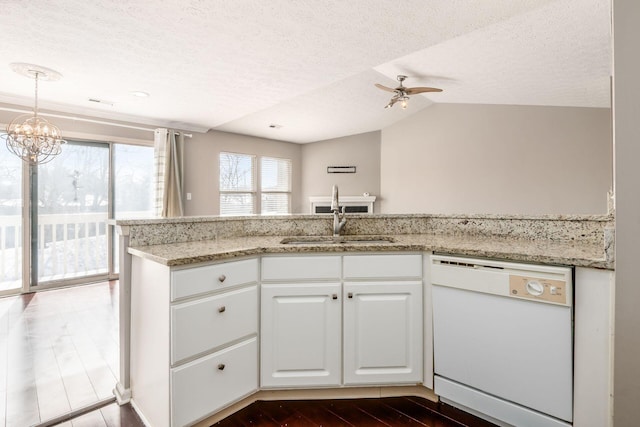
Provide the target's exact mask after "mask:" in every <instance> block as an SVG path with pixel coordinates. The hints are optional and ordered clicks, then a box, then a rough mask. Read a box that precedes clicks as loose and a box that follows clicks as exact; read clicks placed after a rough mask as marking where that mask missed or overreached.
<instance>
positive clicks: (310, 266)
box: [260, 254, 423, 387]
mask: <svg viewBox="0 0 640 427" xmlns="http://www.w3.org/2000/svg"><path fill="white" fill-rule="evenodd" d="M422 265H423V261H422V255H421V254H365V255H345V256H335V255H327V256H324V255H320V256H317V255H316V256H307V255H300V256H274V257H264V258H263V259H262V295H261V333H260V339H261V386H262V387H296V386H299V387H316V386H339V385H370V384H378V385H382V384H394V385H400V384H418V383H421V382H422V380H423V357H422V351H423V327H422V325H423V318H422V305H423V298H422V295H423V294H422V287H423V282H422ZM343 280H344V282H343ZM346 280H348V281H346ZM343 314H344V318H343V316H342V315H343ZM343 361H344V366H343Z"/></svg>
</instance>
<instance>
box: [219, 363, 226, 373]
mask: <svg viewBox="0 0 640 427" xmlns="http://www.w3.org/2000/svg"><path fill="white" fill-rule="evenodd" d="M224 368H225V366H224V363H221V364H219V365H218V370H220V371H224Z"/></svg>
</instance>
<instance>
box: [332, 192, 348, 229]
mask: <svg viewBox="0 0 640 427" xmlns="http://www.w3.org/2000/svg"><path fill="white" fill-rule="evenodd" d="M331 212H333V237H340V232H341V231H342V229H343V228H344V225H345V224H346V223H347V219H346V218H345V217H344V206H343V207H342V209H340V201H339V198H338V186H337V185H334V186H333V195H332V197H331Z"/></svg>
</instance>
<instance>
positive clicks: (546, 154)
mask: <svg viewBox="0 0 640 427" xmlns="http://www.w3.org/2000/svg"><path fill="white" fill-rule="evenodd" d="M381 158H382V161H381V175H380V180H381V195H382V200H381V202H382V203H381V208H382V212H384V213H414V212H415V213H449V214H454V213H499V214H549V213H554V214H570V213H606V211H607V191H608V190H609V189H610V188H611V187H612V172H611V164H612V147H611V120H610V110H609V109H595V108H565V107H531V106H505V105H462V104H436V105H433V106H431V107H429V108H427V109H425V110H423V111H421V112H419V113H417V114H414V115H413V116H410V117H408V118H407V119H405V120H403V121H402V122H399V123H397V124H395V125H393V126H390V127H388V128H385V129H383V130H382V139H381Z"/></svg>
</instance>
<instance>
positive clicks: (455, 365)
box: [431, 255, 573, 427]
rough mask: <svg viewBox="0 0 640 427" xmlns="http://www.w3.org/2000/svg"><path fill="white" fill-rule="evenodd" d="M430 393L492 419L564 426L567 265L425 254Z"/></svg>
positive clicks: (569, 328)
mask: <svg viewBox="0 0 640 427" xmlns="http://www.w3.org/2000/svg"><path fill="white" fill-rule="evenodd" d="M431 283H432V292H433V339H434V343H433V348H434V371H435V379H434V391H435V393H436V394H437V395H439V396H440V398H441V400H442V401H443V402H445V403H449V404H451V405H453V406H457V407H459V408H461V409H464V410H467V411H469V412H472V413H475V414H476V415H479V416H481V417H483V418H486V419H488V420H490V421H493V422H494V423H496V424H500V425H514V426H535V427H546V426H553V427H558V426H570V425H571V423H572V419H573V308H572V307H573V304H572V302H573V293H572V291H573V286H572V284H573V281H572V269H571V268H568V267H552V266H541V265H530V264H523V263H512V262H499V261H492V260H482V259H473V258H466V257H453V256H441V255H432V256H431Z"/></svg>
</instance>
